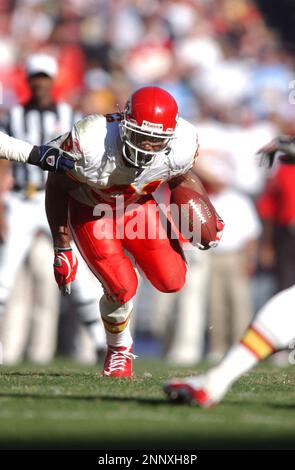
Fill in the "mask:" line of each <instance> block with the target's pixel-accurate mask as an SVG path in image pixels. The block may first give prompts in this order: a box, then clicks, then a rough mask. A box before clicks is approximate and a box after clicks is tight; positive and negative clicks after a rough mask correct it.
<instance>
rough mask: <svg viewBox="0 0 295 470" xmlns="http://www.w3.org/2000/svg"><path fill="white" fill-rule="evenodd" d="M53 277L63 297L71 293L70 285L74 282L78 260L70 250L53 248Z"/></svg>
mask: <svg viewBox="0 0 295 470" xmlns="http://www.w3.org/2000/svg"><path fill="white" fill-rule="evenodd" d="M54 253H55V257H54V263H53V267H54V277H55V280H56V282H57V284H58V287H59V289H60V290H61V292H62V294H63V295H69V294H70V293H71V284H72V282H73V281H74V280H75V277H76V272H77V267H78V260H77V258H76V255H75V253H74V252H73V250H72V248H70V247H69V248H54Z"/></svg>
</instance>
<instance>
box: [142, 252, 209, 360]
mask: <svg viewBox="0 0 295 470" xmlns="http://www.w3.org/2000/svg"><path fill="white" fill-rule="evenodd" d="M185 255H186V259H187V262H188V270H187V276H186V282H185V285H184V287H183V288H182V290H181V291H180V292H178V293H174V294H163V293H160V292H157V291H154V292H153V295H152V298H151V299H150V301H152V311H151V315H152V328H153V332H154V334H155V335H157V336H159V337H160V339H162V340H163V341H164V344H165V349H166V354H165V357H166V359H167V360H168V361H170V362H173V363H177V364H179V365H184V366H185V365H191V364H195V363H196V362H198V361H199V360H200V359H201V358H202V355H203V353H204V341H205V330H206V308H207V283H208V273H209V264H208V254H207V253H198V252H196V249H194V250H188V251H187V252H186V253H185Z"/></svg>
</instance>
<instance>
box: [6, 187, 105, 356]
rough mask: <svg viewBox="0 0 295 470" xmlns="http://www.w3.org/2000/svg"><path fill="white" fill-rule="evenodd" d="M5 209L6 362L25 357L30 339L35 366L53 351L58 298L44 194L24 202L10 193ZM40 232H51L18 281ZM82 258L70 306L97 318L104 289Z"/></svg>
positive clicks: (38, 245) (83, 313)
mask: <svg viewBox="0 0 295 470" xmlns="http://www.w3.org/2000/svg"><path fill="white" fill-rule="evenodd" d="M7 209H8V210H7V229H8V230H7V239H6V242H5V244H4V245H2V246H1V248H0V314H1V313H4V310H6V312H5V316H4V318H3V325H2V333H1V338H2V339H1V341H2V343H3V356H4V362H6V363H15V362H18V361H20V360H21V359H22V357H23V354H24V350H25V347H26V345H27V342H28V337H30V341H29V346H28V355H29V358H30V359H32V360H34V361H35V362H47V361H49V360H50V359H51V358H52V357H53V355H54V351H55V345H56V333H57V331H56V329H57V316H58V311H59V310H58V307H59V298H60V297H59V292H58V289H57V286H56V284H55V280H54V276H53V270H52V262H53V251H52V246H51V242H50V241H49V227H48V223H47V219H46V214H45V205H44V191H40V192H38V193H36V194H35V195H34V197H32V198H31V199H24V198H23V197H22V196H21V194H19V193H14V192H12V193H9V195H8V197H7ZM39 232H44V233H47V234H48V237H47V239H46V237H42V241H41V239H39V241H38V243H36V246H34V248H33V251H32V253H31V257H30V262H29V266H30V268H31V269H30V273H31V276H28V275H27V271H25V274H23V277H20V278H19V280H18V281H17V279H18V278H17V275H18V272H19V270H20V268H21V267H22V265H23V262H24V260H25V259H26V257H27V256H28V254H29V252H30V249H31V248H32V247H33V245H35V240H36V234H38V233H39ZM78 256H79V268H78V272H77V278H76V281H75V283H73V297H72V302H73V304H76V305H78V307H79V316H80V318H81V319H84V317H85V320H87V321H88V320H90V319H94V318H95V317H96V318H99V310H98V303H97V301H98V299H99V298H100V297H101V295H102V289H101V287H100V285H99V283H98V282H96V283H94V282H93V276H92V274H91V273H90V271H89V270H88V268H87V267H86V266H85V264H84V261H83V260H82V259H81V257H80V255H78ZM20 276H21V274H20ZM32 286H33V287H34V289H33V293H34V297H32V295H33V294H32V289H31V288H32ZM9 299H10V301H9V303H8V304H7V302H8V300H9ZM6 304H7V309H6ZM30 333H31V334H30Z"/></svg>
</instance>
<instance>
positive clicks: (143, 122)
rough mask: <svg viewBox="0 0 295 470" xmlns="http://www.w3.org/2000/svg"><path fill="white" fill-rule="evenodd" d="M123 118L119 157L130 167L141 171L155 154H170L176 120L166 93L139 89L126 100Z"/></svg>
mask: <svg viewBox="0 0 295 470" xmlns="http://www.w3.org/2000/svg"><path fill="white" fill-rule="evenodd" d="M123 114H124V117H123V120H122V121H121V123H120V131H121V139H122V141H123V155H124V157H125V159H126V160H127V161H128V162H129V163H130V164H132V165H133V166H136V167H141V168H145V167H146V166H148V165H150V164H151V163H152V161H153V160H154V158H155V157H156V155H157V154H160V153H163V152H164V153H167V152H169V151H170V147H169V144H170V142H171V139H173V138H175V130H176V125H177V117H178V106H177V103H176V101H175V99H174V98H173V96H171V95H170V93H168V92H167V91H165V90H163V89H162V88H159V87H144V88H140V89H139V90H137V91H136V92H135V93H133V95H131V97H130V98H129V99H128V101H127V103H126V107H125V109H124V113H123Z"/></svg>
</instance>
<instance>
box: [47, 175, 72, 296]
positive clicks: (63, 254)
mask: <svg viewBox="0 0 295 470" xmlns="http://www.w3.org/2000/svg"><path fill="white" fill-rule="evenodd" d="M77 185H78V183H76V182H74V181H72V180H70V179H69V178H68V177H67V176H66V175H65V174H62V173H50V174H49V175H48V179H47V183H46V198H45V206H46V214H47V219H48V223H49V227H50V230H51V234H52V239H53V246H54V254H55V257H54V276H55V279H56V282H57V284H58V286H59V288H60V290H61V291H62V293H63V294H70V293H71V282H72V281H73V280H74V279H75V276H76V271H77V266H78V262H77V259H76V256H75V254H74V253H73V251H72V248H71V244H70V242H71V237H70V233H69V228H68V197H69V196H68V194H69V191H70V190H72V189H75V188H76V187H77Z"/></svg>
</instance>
